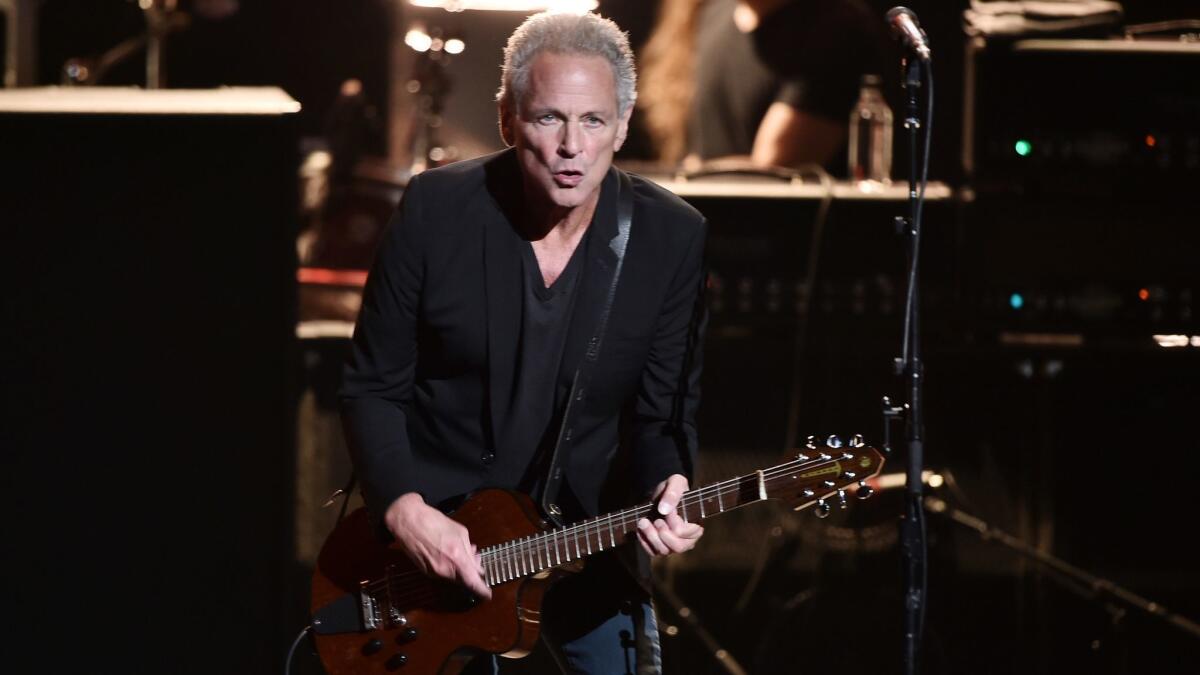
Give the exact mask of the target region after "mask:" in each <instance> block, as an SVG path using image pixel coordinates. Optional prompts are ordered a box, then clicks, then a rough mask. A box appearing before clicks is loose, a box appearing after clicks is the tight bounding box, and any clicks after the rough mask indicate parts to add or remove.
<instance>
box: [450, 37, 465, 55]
mask: <svg viewBox="0 0 1200 675" xmlns="http://www.w3.org/2000/svg"><path fill="white" fill-rule="evenodd" d="M466 48H467V43H465V42H463V41H462V40H459V39H458V38H450V39H449V40H446V53H448V54H461V53H462V52H463V50H464V49H466Z"/></svg>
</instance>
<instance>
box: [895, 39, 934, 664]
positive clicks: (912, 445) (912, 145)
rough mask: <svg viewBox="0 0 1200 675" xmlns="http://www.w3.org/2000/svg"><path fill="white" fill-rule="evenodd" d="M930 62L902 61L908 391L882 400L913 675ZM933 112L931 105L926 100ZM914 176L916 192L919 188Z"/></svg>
mask: <svg viewBox="0 0 1200 675" xmlns="http://www.w3.org/2000/svg"><path fill="white" fill-rule="evenodd" d="M922 63H925V64H926V66H927V67H928V63H929V62H928V61H922V60H921V59H916V58H911V57H906V58H905V60H904V68H905V76H904V90H905V92H906V94H907V108H906V114H905V119H904V128H905V129H906V130H907V131H908V139H909V174H908V203H909V217H908V218H907V219H905V218H897V219H896V224H897V226H898V230H899V232H900V234H902V235H903V236H904V237H905V238H906V240H907V243H908V261H909V276H908V300H907V302H906V311H905V318H904V349H903V355H902V356H901V357H900V358H898V359H896V361H895V366H896V374H897V375H903V376H904V378H905V387H906V389H907V392H908V402H907V403H906V404H905V405H904V406H899V407H897V406H893V405H892V402H891V400H890V399H889V398H887V397H884V399H883V415H884V448H885V450H887V451H890V438H889V436H890V433H889V427H890V423H891V422H892V421H893V420H896V419H899V418H905V420H906V422H907V424H906V430H905V437H906V441H907V446H908V458H907V460H908V462H907V465H906V480H905V495H904V518H903V520H902V521H901V523H900V552H901V561H902V563H901V564H902V566H903V571H904V610H903V611H904V651H903V653H904V672H905V674H906V675H915V673H917V672H918V668H917V664H918V657H919V653H920V646H921V637H922V635H923V633H924V627H925V626H924V624H925V601H926V599H925V591H926V588H925V586H926V578H927V564H928V561H927V544H926V539H925V517H924V509H923V508H922V485H923V482H922V480H921V472H922V470H923V468H924V438H925V421H924V417H923V412H924V386H923V379H924V375H925V372H924V362H923V361H922V360H921V340H920V323H921V322H920V316H921V315H920V246H921V210H922V203H923V201H924V197H925V180H926V178H927V176H926V175H925V174H924V172H923V171H922V172H920V173H918V169H919V167H921V166H922V165H921V163H920V162H919V161H918V157H920V156H919V155H918V152H917V150H918V142H917V140H918V136H919V130H920V127H921V122H920V113H919V109H920V106H919V98H920V90H921V64H922ZM932 93H933V91H932V80H931V81H930V97H931V98H930V103H931V104H932ZM930 110H931V114H932V105H930ZM929 123H930V121H927V123H926V125H927V128H926V130H925V134H926V139H925V140H926V143H925V153H924V160H925V164H924V167H925V168H926V169H927V168H928V166H929V164H928V160H929V158H928V153H929V133H930V129H929V128H928V126H929ZM918 176H920V179H919V181H920V192H919V193H918V191H917V190H918Z"/></svg>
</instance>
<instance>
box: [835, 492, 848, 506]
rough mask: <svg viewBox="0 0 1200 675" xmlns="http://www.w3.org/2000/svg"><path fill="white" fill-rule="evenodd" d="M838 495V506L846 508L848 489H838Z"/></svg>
mask: <svg viewBox="0 0 1200 675" xmlns="http://www.w3.org/2000/svg"><path fill="white" fill-rule="evenodd" d="M837 496H838V506H840V507H841V508H843V509H844V508H846V491H845V490H838V491H837Z"/></svg>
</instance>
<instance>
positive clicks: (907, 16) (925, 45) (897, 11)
mask: <svg viewBox="0 0 1200 675" xmlns="http://www.w3.org/2000/svg"><path fill="white" fill-rule="evenodd" d="M887 22H888V25H890V26H891V27H892V32H893V33H895V34H896V36H897V37H899V38H900V39H901V40H904V42H905V44H907V45H908V46H909V47H911V48H912V50H913V51H914V52H916V53H917V56H919V57H921V60H922V61H928V60H929V38H927V37H925V31H923V30H921V27H920V25H918V24H917V15H916V14H915V13H913V11H912V10H911V9H909V8H907V7H893V8H891V9H889V10H888V13H887Z"/></svg>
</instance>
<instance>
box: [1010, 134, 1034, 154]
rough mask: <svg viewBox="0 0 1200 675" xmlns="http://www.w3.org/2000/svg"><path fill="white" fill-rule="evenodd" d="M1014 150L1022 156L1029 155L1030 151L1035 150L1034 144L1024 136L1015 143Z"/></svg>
mask: <svg viewBox="0 0 1200 675" xmlns="http://www.w3.org/2000/svg"><path fill="white" fill-rule="evenodd" d="M1013 150H1016V151H1017V154H1018V155H1020V156H1022V157H1028V156H1029V153H1031V152H1033V144H1032V143H1030V142H1029V141H1027V140H1025V139H1023V138H1022V139H1021V140H1019V141H1017V142H1016V143H1015V144H1014V145H1013Z"/></svg>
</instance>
